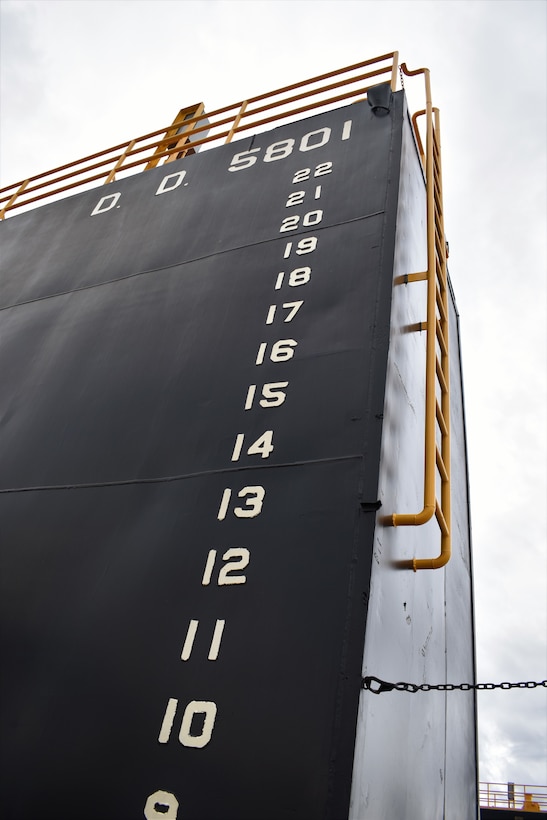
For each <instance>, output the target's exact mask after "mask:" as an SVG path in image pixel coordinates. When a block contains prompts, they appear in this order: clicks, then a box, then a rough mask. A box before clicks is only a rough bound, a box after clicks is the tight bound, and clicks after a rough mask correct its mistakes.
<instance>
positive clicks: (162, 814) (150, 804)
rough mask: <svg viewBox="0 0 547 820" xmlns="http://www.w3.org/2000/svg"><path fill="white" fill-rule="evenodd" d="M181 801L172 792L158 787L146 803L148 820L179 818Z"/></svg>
mask: <svg viewBox="0 0 547 820" xmlns="http://www.w3.org/2000/svg"><path fill="white" fill-rule="evenodd" d="M178 810H179V801H178V800H177V798H176V797H175V795H174V794H171V792H164V791H162V790H161V789H158V791H157V792H154V794H151V795H150V796H149V797H148V799H147V801H146V803H145V805H144V816H145V817H146V820H177V814H178Z"/></svg>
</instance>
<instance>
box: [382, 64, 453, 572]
mask: <svg viewBox="0 0 547 820" xmlns="http://www.w3.org/2000/svg"><path fill="white" fill-rule="evenodd" d="M401 71H402V72H403V73H404V74H406V75H407V76H415V75H417V74H423V75H424V79H425V92H426V93H425V96H426V107H425V109H424V110H423V111H418V112H417V113H416V114H415V115H414V117H413V124H414V130H415V133H416V138H417V142H418V148H419V150H420V153H421V156H422V163H423V165H424V169H425V178H426V201H427V270H426V271H420V272H418V273H409V274H406V275H404V276H403V277H401V279H402V282H404V283H405V284H406V283H409V282H418V281H427V313H426V321H425V322H421V323H420V325H419V330H425V331H426V334H427V335H426V374H425V453H424V502H423V508H422V510H421V511H420V512H418V513H393V514H392V515H391V516H390V517H389V518H388V519H387V523H390V524H392V526H394V527H401V526H420V525H422V524H426V523H427V522H428V521H430V520H431V519H432V518H433V516H435V517H436V519H437V523H438V526H439V529H440V534H441V547H440V553H439V555H437V556H435V557H433V558H413V559H410V560H408V561H401V562H400V563H399V566H401V567H403V568H408V569H413V570H414V571H416V570H418V569H438V568H439V567H442V566H444V565H445V564H446V563H447V562H448V560H449V559H450V553H451V535H450V362H449V347H448V271H447V265H446V259H447V246H446V240H445V233H444V214H443V191H442V169H441V146H440V123H439V110H438V109H437V108H433V105H432V102H431V85H430V77H429V70H428V69H427V68H420V69H416V70H415V71H409V70H408V69H407V67H406V65H405V64H404V63H403V64H402V65H401ZM423 115H425V118H426V145H425V152H424V148H423V144H422V140H421V138H420V134H419V131H418V128H417V127H416V122H417V119H418V117H420V116H423ZM438 485H439V486H440V492H438V489H437V488H438Z"/></svg>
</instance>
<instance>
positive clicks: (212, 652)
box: [180, 619, 226, 661]
mask: <svg viewBox="0 0 547 820" xmlns="http://www.w3.org/2000/svg"><path fill="white" fill-rule="evenodd" d="M225 623H226V621H224V620H217V622H216V624H215V631H214V632H213V637H212V639H211V646H210V648H209V654H208V655H207V660H208V661H216V659H217V658H218V653H219V651H220V642H221V640H222V633H223V632H224V625H225ZM198 626H199V621H195V620H193V619H192V620H191V621H190V623H189V624H188V630H187V632H186V639H185V641H184V646H183V647H182V652H181V655H180V659H181V661H187V660H189V659H190V655H191V654H192V649H193V648H194V640H195V637H196V633H197V631H198Z"/></svg>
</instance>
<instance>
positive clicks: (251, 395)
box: [245, 384, 256, 410]
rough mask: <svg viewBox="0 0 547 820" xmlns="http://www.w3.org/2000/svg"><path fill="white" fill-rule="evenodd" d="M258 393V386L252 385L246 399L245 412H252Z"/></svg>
mask: <svg viewBox="0 0 547 820" xmlns="http://www.w3.org/2000/svg"><path fill="white" fill-rule="evenodd" d="M255 393H256V384H250V385H249V389H248V390H247V398H246V399H245V410H250V409H251V407H252V406H253V401H254V397H255Z"/></svg>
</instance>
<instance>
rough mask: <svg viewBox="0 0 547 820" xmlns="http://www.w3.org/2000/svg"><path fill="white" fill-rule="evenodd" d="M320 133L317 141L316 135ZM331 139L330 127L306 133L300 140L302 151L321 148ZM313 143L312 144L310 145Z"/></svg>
mask: <svg viewBox="0 0 547 820" xmlns="http://www.w3.org/2000/svg"><path fill="white" fill-rule="evenodd" d="M316 135H319V140H318V141H317V142H315V141H314V140H315V136H316ZM329 140H330V128H319V130H318V131H310V133H309V134H304V136H303V137H302V139H301V140H300V148H299V150H300V151H313V150H314V148H321V146H322V145H326V143H327V142H328V141H329ZM310 143H311V145H310Z"/></svg>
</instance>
